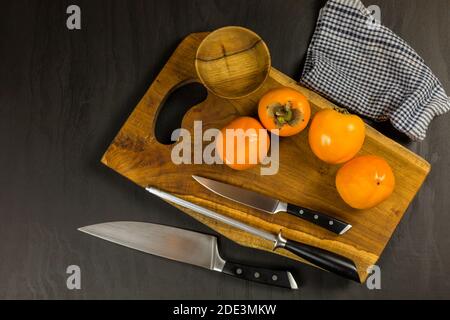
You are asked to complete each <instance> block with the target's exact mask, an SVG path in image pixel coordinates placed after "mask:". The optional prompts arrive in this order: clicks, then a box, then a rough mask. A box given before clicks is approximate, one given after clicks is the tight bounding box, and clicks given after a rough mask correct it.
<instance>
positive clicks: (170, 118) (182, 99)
mask: <svg viewBox="0 0 450 320" xmlns="http://www.w3.org/2000/svg"><path fill="white" fill-rule="evenodd" d="M207 96H208V91H207V90H206V88H205V87H204V86H203V85H202V84H200V83H197V82H191V83H188V84H185V85H182V86H180V87H178V88H176V89H175V90H174V91H172V93H170V94H169V96H168V97H166V99H165V101H164V102H163V104H162V105H161V106H160V109H159V112H158V116H157V118H156V123H155V138H156V140H157V141H158V142H159V143H161V144H164V145H171V144H173V143H174V141H172V140H171V136H172V132H173V131H174V130H176V129H178V128H181V122H182V121H183V117H184V115H185V114H186V112H188V111H189V109H191V108H192V107H193V106H196V105H198V104H200V103H201V102H202V101H204V100H205V99H206V97H207Z"/></svg>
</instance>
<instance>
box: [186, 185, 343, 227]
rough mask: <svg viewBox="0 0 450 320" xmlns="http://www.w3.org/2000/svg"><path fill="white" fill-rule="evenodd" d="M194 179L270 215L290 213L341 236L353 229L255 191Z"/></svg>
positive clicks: (321, 214)
mask: <svg viewBox="0 0 450 320" xmlns="http://www.w3.org/2000/svg"><path fill="white" fill-rule="evenodd" d="M192 177H193V178H194V179H195V180H196V181H197V182H198V183H200V184H201V185H202V186H204V187H205V188H207V189H208V190H211V191H212V192H214V193H216V194H218V195H220V196H222V197H224V198H227V199H230V200H233V201H235V202H238V203H241V204H244V205H246V206H248V207H251V208H255V209H258V210H261V211H264V212H267V213H270V214H277V213H280V212H288V213H290V214H292V215H294V216H296V217H299V218H301V219H304V220H306V221H309V222H311V223H313V224H315V225H318V226H320V227H322V228H325V229H327V230H328V231H331V232H334V233H336V234H339V235H342V234H344V233H346V232H347V231H348V230H350V229H351V227H352V225H351V224H348V223H347V222H344V221H341V220H339V219H336V218H333V217H330V216H328V215H326V214H323V213H320V212H317V211H313V210H310V209H307V208H302V207H299V206H296V205H293V204H290V203H286V202H283V201H280V200H277V199H274V198H271V197H267V196H265V195H262V194H260V193H257V192H254V191H250V190H247V189H243V188H239V187H236V186H232V185H229V184H226V183H223V182H219V181H215V180H212V179H207V178H203V177H199V176H192Z"/></svg>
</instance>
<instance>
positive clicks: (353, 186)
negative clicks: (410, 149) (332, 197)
mask: <svg viewBox="0 0 450 320" xmlns="http://www.w3.org/2000/svg"><path fill="white" fill-rule="evenodd" d="M336 188H337V191H338V192H339V195H340V196H341V198H342V199H343V200H344V201H345V202H346V203H347V204H348V205H349V206H350V207H352V208H355V209H360V210H363V209H370V208H373V207H375V206H377V205H378V204H380V203H381V202H383V201H385V200H386V199H387V198H388V197H389V196H390V195H391V194H392V192H393V191H394V188H395V177H394V173H393V171H392V168H391V167H390V166H389V164H388V163H387V162H386V160H384V159H383V158H381V157H378V156H362V157H358V158H355V159H353V160H351V161H349V162H347V163H346V164H345V165H343V166H342V167H341V168H340V169H339V170H338V172H337V174H336Z"/></svg>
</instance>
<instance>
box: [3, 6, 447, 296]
mask: <svg viewBox="0 0 450 320" xmlns="http://www.w3.org/2000/svg"><path fill="white" fill-rule="evenodd" d="M364 2H365V4H366V5H370V4H377V5H379V6H380V7H381V9H382V21H383V23H384V24H386V25H387V26H389V27H390V28H392V29H393V30H394V31H395V32H396V33H398V34H399V35H400V36H401V37H403V38H404V39H405V40H407V41H408V42H409V43H410V44H411V45H412V46H413V47H414V48H415V49H416V50H417V51H418V52H419V53H420V54H421V55H422V56H423V57H424V59H425V60H426V61H427V63H428V64H429V65H430V67H431V68H432V69H433V70H434V72H435V73H436V74H437V75H438V77H439V78H440V79H441V81H442V82H443V85H444V86H445V88H446V89H447V91H449V92H450V71H449V67H450V63H449V57H450V35H449V34H450V33H449V31H450V2H449V1H447V0H434V1H425V0H401V1H394V0H373V1H372V3H369V1H364ZM69 4H78V5H79V6H80V7H81V9H82V30H81V31H69V30H67V28H66V26H65V22H66V17H67V15H66V14H65V11H66V8H67V6H68V5H69ZM323 4H324V1H318V0H309V1H308V0H302V1H300V0H289V1H288V0H283V1H268V0H251V1H250V0H247V1H242V0H220V1H219V0H216V1H204V0H197V1H181V0H180V1H175V0H172V1H167V0H164V1H163V0H160V1H131V0H130V1H119V0H117V1H107V0H91V1H87V0H86V1H76V0H74V1H70V2H68V1H54V0H53V1H50V0H48V1H44V0H42V1H22V0H20V1H12V0H11V1H1V2H0V14H1V19H0V147H1V152H0V218H1V220H0V221H1V223H0V298H20V299H24V298H41V299H42V298H51V299H55V298H58V299H60V298H66V299H80V298H83V299H85V298H96V299H99V298H106V299H108V298H129V299H131V298H135V299H142V298H145V299H147V298H164V299H166V298H167V299H169V298H182V299H188V298H189V299H193V298H203V299H205V298H209V299H234V298H236V299H241V298H246V299H272V298H273V299H275V298H276V299H312V298H314V299H331V298H333V299H348V298H349V299H365V298H369V299H382V298H387V299H391V298H450V276H449V275H448V272H449V270H450V250H449V248H450V237H449V236H448V230H450V219H449V212H448V211H449V209H448V208H449V206H450V197H449V190H450V160H449V159H450V156H449V153H450V139H449V135H450V127H449V125H448V123H449V120H450V119H449V116H443V117H441V118H439V119H437V120H435V121H434V122H433V123H432V126H431V129H430V131H429V136H428V138H427V140H426V141H425V142H422V143H410V144H408V147H409V148H410V149H411V150H413V151H414V152H416V153H418V154H420V155H421V156H423V157H424V158H425V159H427V160H428V161H430V162H431V164H432V165H433V171H432V173H431V175H430V176H429V178H428V180H427V182H426V184H425V185H424V187H423V188H422V190H421V191H420V193H419V194H418V196H417V198H416V200H415V201H414V203H413V204H412V205H411V207H410V209H409V210H408V212H407V214H406V215H405V217H404V219H403V221H402V223H401V224H400V226H399V227H398V229H397V231H396V232H395V234H394V236H393V238H392V241H391V242H390V243H389V245H388V246H387V248H386V251H385V252H384V254H383V256H382V258H381V260H380V262H379V265H380V266H381V268H382V290H378V291H369V290H368V289H367V288H366V286H364V285H358V284H354V283H349V282H347V281H345V280H342V279H339V278H336V277H335V276H333V275H330V274H326V273H323V272H320V271H319V270H316V269H314V268H311V267H308V266H302V265H298V264H297V263H295V262H293V261H290V260H288V259H284V258H281V257H278V256H275V255H272V254H269V253H263V252H258V251H253V250H250V249H247V248H242V247H240V246H238V245H236V244H234V243H232V242H230V241H229V240H227V239H224V238H220V245H221V250H222V251H223V255H224V256H226V257H228V258H230V259H234V260H239V259H240V260H242V261H243V262H246V263H256V264H262V265H268V266H271V265H272V266H277V267H280V266H285V267H286V268H290V269H292V270H293V273H294V275H295V276H296V277H297V278H298V279H300V283H301V290H299V291H296V292H291V291H287V290H283V289H277V288H271V287H266V286H262V285H258V284H254V283H248V282H245V281H240V280H235V279H233V278H230V277H227V276H224V275H221V274H218V273H214V272H209V271H207V270H202V269H199V268H195V267H192V266H187V265H182V264H180V263H175V262H171V261H167V260H164V259H162V258H158V257H154V256H150V255H146V254H143V253H139V252H136V251H133V250H130V249H126V248H123V247H119V246H115V245H113V244H110V243H107V242H104V241H101V240H97V239H95V238H92V237H89V236H87V235H84V234H81V233H80V232H78V231H76V228H77V227H80V226H84V225H88V224H94V223H98V222H103V221H111V220H137V221H149V222H156V223H163V224H169V225H174V226H179V227H184V228H188V229H194V230H198V231H203V232H210V233H212V231H211V230H209V229H208V228H206V227H204V226H202V225H201V224H200V223H198V222H196V221H194V220H193V219H191V218H189V217H188V216H186V215H184V214H183V213H181V212H179V211H178V210H176V209H174V208H172V207H170V206H169V205H167V204H165V203H163V202H162V201H160V200H158V199H156V198H154V197H152V196H150V195H148V194H146V193H145V192H144V191H143V190H141V189H139V188H138V187H137V186H135V185H134V184H132V183H131V182H129V181H127V180H125V179H124V178H122V177H121V176H119V175H118V174H116V173H114V172H112V171H111V170H109V169H107V168H106V167H104V166H103V165H101V164H100V162H99V160H100V157H101V155H102V154H103V152H104V151H105V150H106V148H107V146H108V144H109V143H110V141H111V140H112V139H113V137H114V136H115V134H116V132H117V131H118V129H119V128H120V127H121V125H122V124H123V122H124V121H125V120H126V118H127V116H128V115H129V113H130V112H131V111H132V109H133V107H134V106H135V105H136V103H137V102H138V100H139V98H140V97H141V96H142V95H143V94H144V92H145V91H146V89H147V87H148V86H149V85H150V83H151V82H152V80H153V79H154V78H155V76H156V75H157V73H158V72H159V70H160V69H161V68H162V66H163V65H164V63H165V61H166V60H167V59H168V58H169V56H170V54H171V53H172V51H173V50H174V49H175V48H176V46H177V44H178V43H179V42H180V41H181V40H182V39H183V37H185V36H186V35H187V34H189V33H191V32H197V31H207V30H213V29H215V28H218V27H221V26H225V25H242V26H246V27H248V28H251V29H253V30H255V31H256V32H257V33H258V34H260V35H261V36H262V37H263V38H264V39H265V41H266V42H267V44H268V46H269V47H270V49H271V53H272V57H273V66H274V67H276V68H278V69H279V70H281V71H283V72H284V73H286V74H288V75H290V76H292V77H293V78H295V79H298V78H299V76H300V70H301V64H302V61H303V59H304V57H305V52H306V49H307V46H308V44H309V41H310V38H311V36H312V33H313V30H314V25H315V21H316V18H317V14H318V11H319V9H320V7H321V6H322V5H323ZM382 127H383V131H385V132H387V133H389V134H391V135H393V136H394V138H395V139H397V140H399V141H402V142H404V139H403V137H401V136H399V135H397V134H395V133H394V134H393V133H392V130H390V129H389V126H382ZM71 264H77V265H79V266H80V267H81V270H82V290H79V291H69V290H67V288H66V284H65V282H66V276H67V275H66V273H65V270H66V267H67V266H68V265H71Z"/></svg>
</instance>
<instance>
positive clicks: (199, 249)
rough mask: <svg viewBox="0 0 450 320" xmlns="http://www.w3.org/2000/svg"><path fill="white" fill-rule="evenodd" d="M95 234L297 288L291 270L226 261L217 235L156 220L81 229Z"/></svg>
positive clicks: (99, 236) (244, 276) (176, 259)
mask: <svg viewBox="0 0 450 320" xmlns="http://www.w3.org/2000/svg"><path fill="white" fill-rule="evenodd" d="M78 230H79V231H82V232H84V233H87V234H90V235H92V236H95V237H98V238H101V239H104V240H107V241H110V242H114V243H116V244H119V245H122V246H125V247H128V248H132V249H135V250H139V251H142V252H145V253H149V254H153V255H156V256H160V257H163V258H166V259H171V260H175V261H179V262H183V263H187V264H191V265H195V266H199V267H202V268H206V269H209V270H214V271H218V272H223V273H226V274H229V275H232V276H235V277H238V278H241V279H246V280H251V281H255V282H259V283H263V284H268V285H274V286H278V287H284V288H291V289H297V288H298V286H297V283H296V281H295V279H294V277H293V276H292V274H291V273H290V272H289V271H279V270H277V271H275V270H270V269H265V268H260V267H252V266H246V265H243V264H240V263H232V262H229V261H225V260H224V259H222V257H221V256H220V254H219V249H218V246H217V238H216V237H214V236H210V235H206V234H202V233H198V232H193V231H188V230H184V229H179V228H175V227H169V226H163V225H158V224H153V223H145V222H132V221H117V222H107V223H100V224H95V225H91V226H86V227H82V228H79V229H78Z"/></svg>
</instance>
